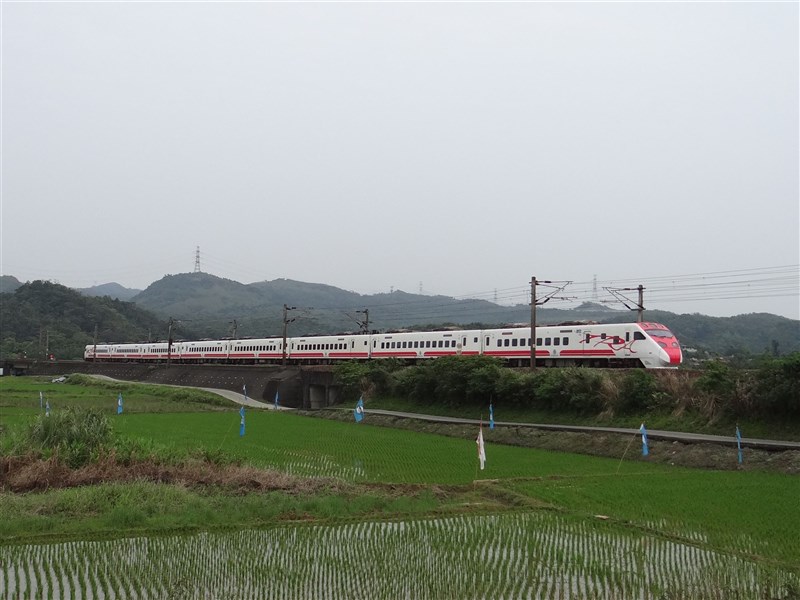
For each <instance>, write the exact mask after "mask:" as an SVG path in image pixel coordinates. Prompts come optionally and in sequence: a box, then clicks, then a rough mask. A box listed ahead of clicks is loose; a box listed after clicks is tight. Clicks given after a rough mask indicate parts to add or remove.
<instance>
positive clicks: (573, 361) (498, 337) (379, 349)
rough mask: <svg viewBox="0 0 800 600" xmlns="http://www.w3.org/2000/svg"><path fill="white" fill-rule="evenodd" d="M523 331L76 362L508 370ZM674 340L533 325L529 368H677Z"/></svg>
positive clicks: (144, 348)
mask: <svg viewBox="0 0 800 600" xmlns="http://www.w3.org/2000/svg"><path fill="white" fill-rule="evenodd" d="M530 331H531V330H530V327H527V328H525V327H510V328H507V329H474V330H468V331H462V330H454V331H415V332H407V333H373V334H345V335H321V336H304V337H292V338H287V339H286V348H285V350H284V346H283V339H282V338H263V339H235V340H202V341H197V342H186V341H182V342H174V343H173V344H171V345H170V344H168V343H167V342H155V343H140V344H135V343H134V344H96V345H94V344H90V345H88V346H86V350H85V352H84V359H85V360H87V361H97V362H155V363H159V362H168V361H169V362H172V363H180V364H200V363H219V364H280V363H281V362H283V361H286V363H287V364H295V365H297V364H332V363H336V362H340V361H343V360H368V359H381V358H396V359H402V360H406V361H408V362H410V363H413V362H417V361H421V360H425V359H431V358H438V357H441V356H455V355H462V356H468V355H477V354H480V355H483V356H495V357H498V358H502V359H504V360H506V361H507V363H508V364H509V365H511V366H525V365H528V364H529V363H530V345H531V340H530ZM682 360H683V356H682V353H681V347H680V344H679V343H678V340H677V339H676V338H675V336H674V335H673V334H672V332H671V331H670V330H669V329H668V328H667V327H665V326H664V325H661V324H659V323H620V324H608V325H597V324H594V325H575V326H572V325H558V326H554V327H537V328H536V361H537V362H536V364H537V365H541V366H547V367H558V366H589V367H645V368H648V369H658V368H668V367H677V366H678V365H679V364H680V363H681V361H682Z"/></svg>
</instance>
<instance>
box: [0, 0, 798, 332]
mask: <svg viewBox="0 0 800 600" xmlns="http://www.w3.org/2000/svg"><path fill="white" fill-rule="evenodd" d="M0 10H2V272H3V274H6V275H13V276H15V277H17V278H18V279H20V280H23V281H25V280H31V279H51V280H56V281H58V282H59V283H63V284H65V285H69V286H73V287H88V286H91V285H95V284H101V283H107V282H110V281H116V282H118V283H120V284H122V285H124V286H126V287H133V288H144V287H147V286H148V285H149V284H150V283H152V282H153V281H155V280H158V279H160V278H161V277H162V276H164V275H165V274H175V273H181V272H190V271H192V270H193V269H194V261H195V249H196V247H197V246H199V247H200V253H201V269H202V270H203V271H206V272H210V273H212V274H215V275H219V276H221V277H227V278H230V279H234V280H236V281H240V282H243V283H250V282H253V281H259V280H271V279H275V278H279V277H286V278H290V279H297V280H301V281H307V282H315V283H326V284H330V285H334V286H337V287H341V288H345V289H350V290H354V291H356V292H360V293H375V292H388V291H389V290H390V289H402V290H405V291H408V292H419V291H420V289H421V290H422V291H423V293H428V294H444V295H448V296H456V297H461V296H480V297H485V298H487V299H493V298H494V297H495V295H496V296H497V298H498V300H500V301H507V302H525V301H526V299H525V292H526V289H527V287H528V282H529V281H530V277H531V276H532V275H535V276H537V277H539V278H541V279H551V280H559V281H561V280H571V281H574V282H576V283H575V284H573V286H570V287H568V288H567V289H566V290H565V292H564V293H565V294H570V293H571V294H572V296H573V297H574V298H575V301H574V302H578V301H582V300H586V299H589V298H590V297H596V296H597V297H599V296H602V293H603V290H602V288H603V287H604V286H621V287H624V286H635V285H637V284H639V283H642V284H643V285H645V287H647V288H648V292H646V302H645V304H646V306H648V308H661V309H665V310H670V311H673V312H678V313H685V312H702V313H705V314H711V315H718V316H726V315H733V314H739V313H745V312H773V313H777V314H782V315H785V316H789V317H792V318H795V319H796V318H800V306H799V303H800V290H799V287H800V280H799V277H798V264H800V233H799V232H800V201H799V198H800V192H799V189H798V185H799V184H798V178H799V177H800V176H799V175H798V164H799V160H800V159H799V156H798V145H799V144H798V131H799V125H798V114H799V112H800V106H799V104H798V89H800V80H799V77H798V72H799V68H798V56H799V55H800V44H799V39H800V38H799V36H798V3H796V2H788V3H769V2H756V3H385V4H383V3H333V2H332V3H296V4H292V3H135V2H103V3H91V2H90V3H71V2H58V3H28V2H21V3H9V2H3V3H2V5H1V6H0ZM775 267H780V268H775ZM595 276H596V279H597V281H598V283H597V285H596V287H597V288H598V290H599V292H598V294H597V295H595V294H594V289H593V288H594V287H595V284H594V278H595ZM495 290H496V291H495Z"/></svg>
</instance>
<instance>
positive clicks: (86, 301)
mask: <svg viewBox="0 0 800 600" xmlns="http://www.w3.org/2000/svg"><path fill="white" fill-rule="evenodd" d="M95 326H96V327H97V339H98V341H120V342H121V341H127V340H146V339H148V335H154V336H158V335H159V334H161V335H164V334H163V333H162V332H165V331H166V322H165V321H164V319H161V318H159V317H157V316H156V315H154V314H153V313H151V312H148V311H146V310H143V309H142V308H139V307H138V306H136V305H135V304H133V303H131V302H121V301H119V300H115V299H111V298H109V297H102V298H90V297H87V296H84V295H82V294H80V293H78V292H77V291H75V290H72V289H70V288H67V287H64V286H63V285H59V284H56V283H49V282H45V281H34V282H31V283H26V284H23V285H21V286H20V287H18V288H17V289H16V290H15V291H14V292H13V293H11V294H0V354H1V355H2V356H20V355H27V356H28V357H30V358H41V357H44V356H45V354H46V350H48V349H49V350H50V352H51V353H52V354H54V355H55V356H56V357H57V358H81V357H82V356H83V349H84V347H85V346H86V344H90V343H92V340H93V339H94V331H95Z"/></svg>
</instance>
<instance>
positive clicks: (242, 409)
mask: <svg viewBox="0 0 800 600" xmlns="http://www.w3.org/2000/svg"><path fill="white" fill-rule="evenodd" d="M239 416H240V417H241V418H242V419H241V421H239V437H241V436H243V435H244V406H243V407H242V408H240V409H239Z"/></svg>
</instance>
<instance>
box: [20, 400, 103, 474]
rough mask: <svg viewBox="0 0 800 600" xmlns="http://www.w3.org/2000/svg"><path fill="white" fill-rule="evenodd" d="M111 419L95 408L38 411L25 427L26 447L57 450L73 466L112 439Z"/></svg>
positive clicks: (88, 457)
mask: <svg viewBox="0 0 800 600" xmlns="http://www.w3.org/2000/svg"><path fill="white" fill-rule="evenodd" d="M111 434H112V431H111V422H110V421H109V420H108V417H107V416H106V415H105V414H103V413H102V412H100V411H98V410H93V409H88V410H87V409H81V408H67V409H65V410H59V411H53V412H52V413H51V414H50V415H42V414H40V415H38V416H37V417H36V419H35V420H34V421H33V423H31V425H30V426H29V428H28V435H27V440H26V441H27V445H28V449H29V450H34V451H36V450H38V451H39V452H41V453H42V454H45V455H49V454H57V455H58V456H59V457H60V458H62V459H63V460H64V461H65V462H66V463H67V464H68V465H70V466H72V467H76V466H80V465H83V464H86V463H87V462H89V461H90V460H92V459H94V458H96V457H97V454H98V452H99V451H100V450H101V449H103V448H105V447H106V446H107V445H108V444H109V442H110V441H111Z"/></svg>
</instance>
